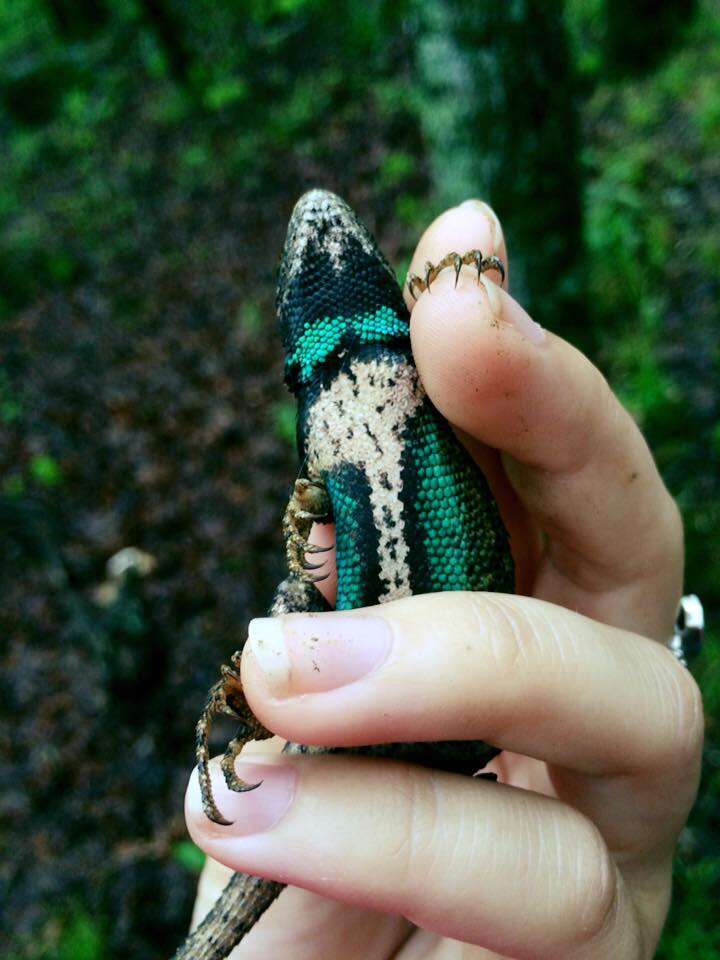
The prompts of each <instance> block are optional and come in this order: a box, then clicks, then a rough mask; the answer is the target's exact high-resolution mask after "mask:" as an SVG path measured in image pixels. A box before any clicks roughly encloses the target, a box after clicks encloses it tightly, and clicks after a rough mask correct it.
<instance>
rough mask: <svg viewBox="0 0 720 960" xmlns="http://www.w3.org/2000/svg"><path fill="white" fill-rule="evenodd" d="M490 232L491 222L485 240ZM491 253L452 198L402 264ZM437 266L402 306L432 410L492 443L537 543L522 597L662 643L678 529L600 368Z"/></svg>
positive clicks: (675, 583) (511, 304) (672, 599)
mask: <svg viewBox="0 0 720 960" xmlns="http://www.w3.org/2000/svg"><path fill="white" fill-rule="evenodd" d="M498 236H499V237H500V238H501V239H500V243H499V244H498V246H499V248H500V249H501V250H502V252H503V253H504V252H505V251H504V247H503V246H502V242H503V241H502V231H501V230H500V229H499V227H496V228H495V237H496V238H497V237H498ZM460 244H462V245H463V246H465V245H469V246H471V247H479V248H480V249H483V248H484V249H483V253H485V251H486V250H487V252H495V251H493V250H492V249H490V247H491V244H492V237H491V233H490V227H489V217H488V214H487V208H485V207H482V206H479V205H477V204H472V203H471V204H463V205H462V206H460V207H457V208H454V209H452V210H449V211H447V212H446V213H445V214H443V215H442V216H441V217H439V218H438V219H437V220H436V221H435V222H434V223H433V224H432V225H431V226H430V227H429V228H428V230H427V231H426V233H425V234H424V236H423V237H422V239H421V241H420V244H419V245H418V248H417V251H416V253H415V256H414V257H413V261H412V264H411V267H410V270H411V272H422V270H423V269H424V267H423V265H424V264H425V262H426V261H430V262H433V263H436V262H437V261H439V260H441V259H442V258H443V257H444V256H445V255H446V254H447V253H449V252H450V251H457V252H458V253H460V254H461V255H462V254H463V253H464V250H459V249H458V245H460ZM454 284H455V276H454V271H453V270H451V269H450V270H445V271H443V272H442V273H440V274H439V275H438V276H437V278H436V279H435V281H434V282H433V284H432V286H431V288H430V290H429V291H426V292H424V293H421V294H420V295H419V297H418V299H417V301H416V302H414V303H412V300H411V306H412V318H411V338H412V345H413V353H414V356H415V361H416V363H417V366H418V370H419V371H420V376H421V378H422V381H423V384H424V386H425V388H426V390H427V392H428V394H429V396H430V398H431V399H432V401H433V403H434V404H435V405H436V406H437V408H438V409H439V410H440V412H441V413H442V414H443V415H444V416H445V417H447V419H448V420H449V421H450V422H451V423H452V424H453V425H454V426H455V427H457V428H459V429H460V430H461V431H463V432H465V433H467V434H468V435H469V436H470V437H471V438H474V439H475V440H476V441H480V442H482V443H483V444H488V445H490V446H492V447H496V448H497V449H499V450H500V451H501V452H502V460H503V465H504V467H505V471H506V473H507V476H508V477H509V479H510V481H511V483H512V486H513V487H514V489H515V491H516V493H517V494H518V496H519V498H520V500H521V501H522V503H523V504H524V506H525V507H526V509H527V510H528V512H529V513H530V515H531V516H532V517H533V518H534V519H535V521H536V522H537V523H538V524H539V526H540V528H541V529H542V531H543V533H544V534H545V536H546V539H547V547H546V551H545V553H544V556H543V558H542V560H541V562H540V566H539V569H538V573H537V577H536V582H535V585H534V589H533V593H534V594H535V595H536V596H539V597H542V598H543V599H546V600H551V601H552V602H555V603H560V604H562V605H563V606H566V607H570V608H571V609H576V610H580V611H581V612H583V613H585V614H587V615H590V616H593V617H595V618H597V619H600V620H603V621H605V622H608V623H614V624H616V625H618V626H624V627H625V628H626V629H633V630H637V631H638V632H641V633H644V634H646V635H648V636H653V637H655V638H657V639H662V640H664V639H666V637H667V635H668V632H669V630H670V628H671V625H672V622H673V620H674V617H675V612H676V610H677V603H678V601H679V597H680V592H681V587H682V528H681V523H680V520H679V514H678V511H677V508H676V506H675V504H674V502H673V500H672V498H671V497H670V495H669V494H668V492H667V490H666V489H665V487H664V485H663V483H662V480H661V479H660V476H659V474H658V471H657V469H656V467H655V464H654V462H653V459H652V456H651V454H650V451H649V449H648V447H647V444H646V443H645V441H644V439H643V437H642V434H641V433H640V431H639V429H638V428H637V426H636V424H635V423H634V421H633V420H632V418H631V417H630V415H629V414H628V413H627V412H626V411H625V410H624V409H623V407H622V406H621V404H620V403H619V402H618V400H617V398H616V397H615V396H614V394H613V393H612V391H611V390H610V388H609V386H608V384H607V382H606V380H605V378H604V377H603V376H602V374H601V373H600V372H599V370H598V369H597V368H596V367H595V366H594V365H593V364H592V363H591V362H590V361H589V360H588V359H587V358H586V357H584V356H583V355H582V354H581V353H580V352H579V351H578V350H576V349H575V348H574V347H572V346H571V345H570V344H569V343H567V342H566V341H564V340H562V339H561V338H559V337H557V336H555V335H553V334H552V333H550V332H549V331H544V330H542V329H541V328H540V327H539V326H538V325H537V324H535V323H534V322H533V321H532V320H531V318H530V317H529V316H528V315H527V313H526V312H525V311H524V310H523V308H522V307H521V306H520V304H518V303H517V301H515V300H514V299H513V298H512V297H511V296H510V295H509V294H508V293H506V292H505V290H504V289H501V288H500V287H499V286H498V285H497V284H495V283H493V282H492V281H491V280H489V279H488V275H484V276H483V278H482V282H481V283H478V281H477V277H476V274H475V273H474V272H473V271H472V270H470V269H468V268H466V267H464V268H463V269H462V270H461V272H460V275H459V277H458V282H457V286H455V285H454Z"/></svg>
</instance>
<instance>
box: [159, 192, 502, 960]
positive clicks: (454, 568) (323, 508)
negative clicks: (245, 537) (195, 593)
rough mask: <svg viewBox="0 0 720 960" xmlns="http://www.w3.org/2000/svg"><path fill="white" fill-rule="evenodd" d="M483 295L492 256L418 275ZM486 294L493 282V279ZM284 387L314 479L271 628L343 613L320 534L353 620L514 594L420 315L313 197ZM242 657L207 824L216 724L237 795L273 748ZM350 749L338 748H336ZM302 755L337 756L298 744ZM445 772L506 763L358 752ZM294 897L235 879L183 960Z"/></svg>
mask: <svg viewBox="0 0 720 960" xmlns="http://www.w3.org/2000/svg"><path fill="white" fill-rule="evenodd" d="M464 265H466V266H471V267H474V268H475V270H476V272H477V278H478V282H479V281H480V279H481V277H482V275H483V274H484V273H486V272H489V271H495V272H496V273H497V274H498V275H499V277H500V281H501V283H502V282H504V279H505V272H504V266H503V264H502V261H501V260H500V259H499V258H498V257H497V256H496V255H495V254H494V253H493V254H491V255H490V256H484V255H483V254H482V253H481V251H479V250H472V251H469V252H467V253H464V254H458V253H455V252H453V253H450V254H448V255H447V256H446V257H444V258H443V259H442V260H441V261H439V263H437V264H435V265H433V264H431V263H428V264H427V265H426V268H425V272H424V276H422V277H419V276H415V275H410V276H409V277H408V281H407V282H408V289H409V291H410V293H411V294H412V295H413V296H414V297H417V292H416V291H418V290H420V291H423V290H426V289H429V288H430V285H431V284H432V282H433V280H434V279H435V278H436V277H437V275H438V273H439V272H440V271H441V270H443V269H445V268H448V267H452V268H453V269H454V271H455V282H456V284H457V279H458V276H459V273H460V270H461V269H462V267H463V266H464ZM483 280H484V277H483ZM277 313H278V321H279V326H280V334H281V338H282V342H283V347H284V351H285V381H286V383H287V385H288V387H289V388H290V390H291V392H292V393H293V394H294V395H295V398H296V400H297V409H298V417H297V444H298V452H299V455H300V459H301V468H300V475H299V477H298V479H297V480H296V482H295V487H294V490H293V493H292V496H291V498H290V502H289V504H288V507H287V510H286V511H285V515H284V518H283V529H284V533H285V538H286V552H287V560H288V576H287V578H286V579H285V580H284V581H283V582H282V583H281V584H280V586H279V587H278V589H277V591H276V594H275V597H274V600H273V602H272V605H271V608H270V615H271V616H281V615H283V614H287V613H293V612H310V611H314V612H321V611H326V610H329V609H330V606H329V605H328V604H327V602H326V601H325V600H324V598H323V596H322V594H321V592H320V591H319V590H318V588H317V586H316V582H317V581H318V580H319V579H322V577H321V576H320V575H319V574H318V572H317V571H318V570H322V568H323V564H322V563H317V562H311V560H318V559H320V558H319V557H318V556H317V554H321V553H322V552H323V551H324V550H327V549H329V548H321V547H318V546H313V545H311V544H310V543H309V542H308V538H309V535H310V531H311V528H312V525H313V523H329V522H331V521H332V522H334V523H335V528H336V539H335V549H336V565H337V600H336V604H335V609H337V610H348V609H353V608H357V607H363V606H370V605H373V604H376V603H384V602H387V601H390V600H393V599H396V598H400V597H404V596H408V595H410V594H417V593H430V592H436V591H442V590H492V591H498V592H512V591H513V588H514V566H513V560H512V555H511V552H510V544H509V537H508V535H507V532H506V530H505V527H504V525H503V522H502V519H501V517H500V512H499V509H498V507H497V504H496V502H495V500H494V498H493V496H492V494H491V492H490V489H489V487H488V484H487V482H486V480H485V478H484V476H483V475H482V473H481V471H480V470H479V468H478V467H477V465H476V464H475V463H474V461H473V460H472V459H471V457H470V455H469V454H468V452H467V451H466V450H465V448H464V446H463V445H462V444H461V442H460V441H459V440H458V439H457V437H456V436H455V434H454V433H453V431H452V428H451V427H450V425H449V424H448V423H447V421H446V420H445V419H444V418H443V417H442V416H441V414H440V413H439V412H438V410H437V409H436V408H435V407H434V406H433V404H432V403H431V401H430V399H429V398H428V396H427V395H426V393H425V391H424V389H423V386H422V383H421V382H420V378H419V375H418V372H417V369H416V366H415V363H414V361H413V357H412V351H411V348H410V337H409V328H410V315H409V312H408V309H407V307H406V304H405V301H404V299H403V294H402V291H401V289H400V287H399V285H398V283H397V280H396V278H395V275H394V273H393V271H392V269H391V268H390V266H389V265H388V263H387V261H386V260H385V258H384V256H383V255H382V253H381V252H380V250H379V249H378V246H377V244H376V243H375V240H374V239H373V237H372V236H371V234H370V232H369V231H368V230H367V228H366V227H365V226H364V225H363V224H362V223H361V222H360V220H359V219H358V218H357V216H356V215H355V214H354V212H353V211H352V210H351V208H350V207H349V206H348V205H347V204H346V203H345V202H344V201H343V200H342V199H340V198H339V197H338V196H336V195H335V194H333V193H330V192H328V191H325V190H319V189H316V190H311V191H309V192H308V193H306V194H304V195H303V196H302V197H301V198H300V200H299V201H298V202H297V204H296V206H295V208H294V210H293V213H292V215H291V218H290V222H289V225H288V231H287V237H286V241H285V246H284V251H283V255H282V259H281V263H280V269H279V275H278V287H277ZM240 657H241V651H237V652H236V653H235V654H233V656H232V658H231V660H230V663H229V664H228V665H226V666H224V667H223V668H222V673H221V679H220V680H219V681H218V682H217V683H216V684H215V685H214V686H213V688H212V689H211V691H210V693H209V695H208V700H207V704H206V706H205V709H204V710H203V713H202V715H201V717H200V720H199V721H198V725H197V731H196V756H197V762H198V774H199V781H200V788H201V794H202V800H203V809H204V811H205V813H206V815H207V816H208V817H210V818H211V819H212V820H214V821H215V822H217V823H220V824H227V823H228V821H227V820H226V819H225V818H224V817H223V815H222V813H221V812H220V810H218V808H217V806H216V803H215V800H214V798H213V794H212V787H211V782H210V774H209V768H208V762H209V751H208V735H209V729H210V724H211V721H212V718H213V717H214V716H216V715H218V714H226V715H230V716H232V717H234V718H235V719H236V720H238V721H239V722H240V732H239V734H238V736H236V738H235V739H234V740H233V741H231V743H230V744H229V745H228V748H227V751H226V753H225V755H224V757H223V758H222V761H221V766H222V770H223V774H224V776H225V780H226V782H227V784H228V786H229V787H230V788H231V789H233V790H237V791H246V790H252V789H255V788H256V787H257V786H259V784H248V783H245V782H243V781H242V780H240V779H239V777H238V776H237V774H236V772H235V768H234V762H235V758H236V757H237V755H238V754H239V753H240V750H241V749H242V746H243V745H244V744H245V743H246V742H247V741H248V740H250V739H262V738H265V737H269V736H271V735H272V734H271V733H270V731H268V730H266V729H265V728H264V727H263V726H262V724H261V723H260V722H259V721H258V720H257V719H256V718H255V717H254V716H253V714H252V712H251V711H250V709H249V707H248V705H247V703H246V702H245V699H244V697H243V693H242V685H241V681H240ZM335 749H340V748H335ZM285 751H286V752H288V753H309V752H312V753H319V752H327V751H326V750H325V748H322V747H318V746H307V745H301V744H292V743H289V744H287V745H286V747H285ZM348 752H352V753H371V754H373V755H375V756H377V755H381V756H388V757H392V758H395V759H401V760H405V761H409V762H418V763H423V764H425V765H428V766H432V767H435V768H438V769H443V770H450V771H453V772H462V773H465V774H476V773H477V772H478V771H479V770H481V769H482V768H483V767H484V766H485V765H486V764H487V762H488V761H489V760H490V759H491V758H492V757H493V756H495V755H496V754H497V753H498V752H499V750H497V749H496V748H494V747H492V746H489V745H487V744H483V743H474V742H466V741H454V742H450V743H434V744H428V743H421V744H417V743H416V744H384V745H374V746H370V747H362V748H357V747H355V748H352V749H351V750H349V751H348ZM282 889H283V885H282V884H280V883H277V882H274V881H271V880H265V879H261V878H257V877H250V876H247V875H244V874H234V875H233V877H232V878H231V880H230V881H229V883H228V885H227V887H226V888H225V890H224V891H223V893H222V894H221V896H220V898H219V900H218V901H217V903H216V904H215V906H214V907H213V909H212V910H211V911H210V913H209V914H208V916H207V917H206V918H205V920H204V921H203V922H202V923H201V924H200V925H199V926H198V927H197V929H196V930H195V931H194V932H193V933H192V934H190V936H189V937H188V939H187V940H186V942H185V944H184V945H183V946H181V948H180V949H179V950H178V952H177V953H176V954H175V958H174V960H189V958H192V960H221V958H224V957H226V956H227V955H228V953H229V952H230V951H231V950H232V948H233V947H234V946H235V945H236V944H237V943H239V942H240V940H241V939H242V937H243V936H244V935H245V933H247V932H248V931H249V930H250V929H251V928H252V926H253V925H254V923H255V922H256V921H257V919H258V918H259V917H260V916H261V915H262V913H263V912H264V911H265V910H266V909H267V907H268V906H269V905H270V904H271V903H272V902H273V901H274V899H275V898H276V897H277V896H278V894H279V893H280V892H281V890H282Z"/></svg>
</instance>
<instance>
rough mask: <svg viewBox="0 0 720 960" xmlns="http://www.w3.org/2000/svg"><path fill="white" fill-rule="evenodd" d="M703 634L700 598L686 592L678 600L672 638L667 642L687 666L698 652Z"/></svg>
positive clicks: (703, 626) (703, 612)
mask: <svg viewBox="0 0 720 960" xmlns="http://www.w3.org/2000/svg"><path fill="white" fill-rule="evenodd" d="M704 636H705V611H704V610H703V605H702V604H701V603H700V598H699V597H698V596H696V595H695V594H694V593H688V594H686V595H685V596H684V597H683V598H682V600H681V601H680V609H679V610H678V615H677V620H676V621H675V629H674V630H673V635H672V640H671V641H670V643H669V644H668V646H669V647H670V649H671V650H672V652H673V653H674V654H675V656H676V657H677V658H678V660H679V661H680V663H682V664H683V666H685V667H689V666H690V664H691V663H692V662H693V660H694V659H695V658H696V657H697V655H698V654H699V653H700V651H701V649H702V645H703V638H704Z"/></svg>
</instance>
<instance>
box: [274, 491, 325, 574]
mask: <svg viewBox="0 0 720 960" xmlns="http://www.w3.org/2000/svg"><path fill="white" fill-rule="evenodd" d="M331 520H332V505H331V503H330V497H329V496H328V492H327V489H326V488H325V485H324V484H322V483H319V482H318V481H317V480H307V479H305V478H301V479H299V480H296V481H295V489H294V490H293V494H292V496H291V497H290V502H289V503H288V505H287V509H286V510H285V516H284V517H283V533H284V534H285V552H286V554H287V561H288V568H289V569H290V572H291V573H294V574H297V575H298V576H300V577H303V578H304V579H307V580H310V581H311V582H312V583H320V581H322V580H325V578H326V577H327V576H328V574H325V576H323V577H316V576H313V575H312V573H311V571H313V570H319V569H320V568H321V567H322V564H321V563H308V562H307V560H306V559H305V555H306V554H308V553H310V554H315V553H327V552H328V550H332V547H318V546H316V545H315V544H312V543H308V539H307V538H308V537H309V536H310V530H311V528H312V525H313V523H330V521H331Z"/></svg>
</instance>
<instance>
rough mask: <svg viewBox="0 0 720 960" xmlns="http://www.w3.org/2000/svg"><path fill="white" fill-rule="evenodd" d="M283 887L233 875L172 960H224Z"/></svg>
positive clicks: (283, 885) (255, 878) (269, 882)
mask: <svg viewBox="0 0 720 960" xmlns="http://www.w3.org/2000/svg"><path fill="white" fill-rule="evenodd" d="M284 889H285V884H284V883H276V882H275V881H274V880H263V879H262V878H261V877H250V876H248V874H246V873H235V874H233V876H232V877H231V878H230V880H229V882H228V884H227V886H226V887H225V889H224V890H223V892H222V895H221V896H220V899H219V900H218V901H217V903H216V904H215V906H214V907H213V908H212V910H211V911H210V913H208V915H207V916H206V917H205V919H204V920H203V921H202V923H201V924H200V925H199V926H198V927H196V928H195V930H193V932H192V933H191V934H190V936H189V937H188V938H187V940H186V941H185V943H183V945H182V946H181V947H180V949H179V950H178V951H177V953H175V954H174V956H173V958H172V960H225V958H226V957H227V956H228V955H229V953H230V951H231V950H232V949H233V947H235V946H237V944H238V943H240V941H241V940H242V938H243V937H244V936H245V934H246V933H247V932H248V931H249V930H250V929H251V928H252V927H254V926H255V924H256V923H257V921H258V920H259V919H260V917H261V916H262V915H263V913H265V911H266V910H267V908H268V907H269V906H270V905H271V904H272V903H273V902H274V901H275V900H276V898H277V897H278V896H279V894H280V893H281V891H282V890H284Z"/></svg>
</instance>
